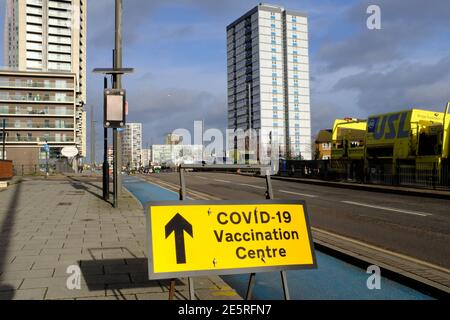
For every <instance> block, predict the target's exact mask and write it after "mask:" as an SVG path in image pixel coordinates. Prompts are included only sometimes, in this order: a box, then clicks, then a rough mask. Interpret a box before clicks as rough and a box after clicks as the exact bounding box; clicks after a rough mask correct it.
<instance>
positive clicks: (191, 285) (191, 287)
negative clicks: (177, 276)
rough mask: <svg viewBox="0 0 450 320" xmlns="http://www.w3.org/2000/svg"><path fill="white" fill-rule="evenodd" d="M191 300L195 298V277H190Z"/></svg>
mask: <svg viewBox="0 0 450 320" xmlns="http://www.w3.org/2000/svg"><path fill="white" fill-rule="evenodd" d="M188 286H189V300H195V291H194V279H193V278H188Z"/></svg>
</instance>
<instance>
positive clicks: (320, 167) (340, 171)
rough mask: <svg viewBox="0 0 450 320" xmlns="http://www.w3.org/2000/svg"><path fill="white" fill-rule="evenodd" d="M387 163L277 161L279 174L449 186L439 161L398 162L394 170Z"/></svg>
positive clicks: (444, 166) (448, 175) (437, 187)
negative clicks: (365, 164) (365, 165)
mask: <svg viewBox="0 0 450 320" xmlns="http://www.w3.org/2000/svg"><path fill="white" fill-rule="evenodd" d="M393 169H394V168H393V166H392V164H391V163H384V164H383V163H377V164H371V163H369V166H368V168H367V169H365V168H364V162H363V161H348V160H333V161H294V160H288V161H281V163H280V171H279V175H280V176H287V177H297V178H305V179H320V180H327V181H351V182H358V183H367V184H377V185H389V186H403V187H412V188H425V189H435V190H450V173H449V171H450V166H449V163H448V162H444V163H442V164H441V165H440V166H439V165H438V164H437V163H417V164H414V163H399V164H397V166H396V168H395V171H394V170H393Z"/></svg>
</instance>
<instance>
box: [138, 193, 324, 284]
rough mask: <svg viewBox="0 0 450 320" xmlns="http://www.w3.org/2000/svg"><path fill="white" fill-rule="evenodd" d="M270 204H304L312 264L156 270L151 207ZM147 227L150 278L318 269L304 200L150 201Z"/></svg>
mask: <svg viewBox="0 0 450 320" xmlns="http://www.w3.org/2000/svg"><path fill="white" fill-rule="evenodd" d="M268 204H287V205H302V206H303V211H304V215H305V223H306V229H307V235H308V240H309V245H310V249H311V255H312V260H313V263H312V264H311V265H280V266H268V267H245V268H233V269H214V270H196V271H180V272H159V273H155V272H154V264H153V247H152V227H151V214H152V213H151V207H152V206H195V205H205V206H207V205H268ZM143 207H144V214H145V219H146V221H145V227H146V231H147V232H146V249H147V250H146V252H147V254H148V256H147V259H148V277H149V280H167V279H176V278H188V277H189V278H190V277H201V276H211V275H234V274H247V273H251V274H252V273H261V272H277V271H278V272H279V271H287V270H312V269H317V258H316V253H315V251H314V241H313V238H312V233H311V224H310V219H309V214H308V209H307V206H306V202H305V201H304V200H270V199H268V200H177V201H150V202H147V203H145V204H144V205H143Z"/></svg>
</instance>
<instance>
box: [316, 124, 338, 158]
mask: <svg viewBox="0 0 450 320" xmlns="http://www.w3.org/2000/svg"><path fill="white" fill-rule="evenodd" d="M332 136H333V130H331V129H327V130H320V132H319V134H318V135H317V137H316V141H315V145H316V148H315V150H316V152H315V156H314V158H315V160H329V159H331V143H332V140H333V138H332Z"/></svg>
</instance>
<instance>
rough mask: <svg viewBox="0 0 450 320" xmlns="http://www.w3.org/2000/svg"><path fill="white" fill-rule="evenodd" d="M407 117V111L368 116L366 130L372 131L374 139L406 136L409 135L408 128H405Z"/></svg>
mask: <svg viewBox="0 0 450 320" xmlns="http://www.w3.org/2000/svg"><path fill="white" fill-rule="evenodd" d="M407 118H408V112H402V113H395V114H391V115H385V116H381V117H372V118H369V123H368V129H367V130H368V132H369V133H373V138H374V139H375V140H381V139H395V138H407V137H409V129H408V128H405V124H406V123H407V121H406V120H407ZM397 124H398V125H397Z"/></svg>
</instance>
